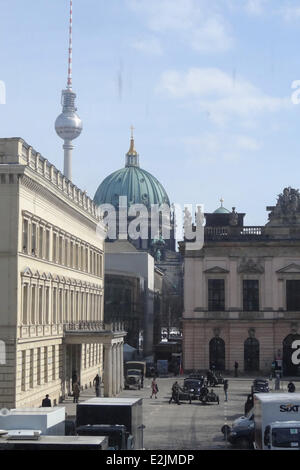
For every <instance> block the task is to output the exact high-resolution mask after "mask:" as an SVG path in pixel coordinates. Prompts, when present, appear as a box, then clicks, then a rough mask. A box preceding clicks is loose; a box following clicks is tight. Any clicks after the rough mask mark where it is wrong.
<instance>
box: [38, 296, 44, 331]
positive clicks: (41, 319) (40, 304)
mask: <svg viewBox="0 0 300 470" xmlns="http://www.w3.org/2000/svg"><path fill="white" fill-rule="evenodd" d="M43 290H44V289H43V288H42V287H39V324H40V325H42V324H43V313H44V312H43V310H44V309H43Z"/></svg>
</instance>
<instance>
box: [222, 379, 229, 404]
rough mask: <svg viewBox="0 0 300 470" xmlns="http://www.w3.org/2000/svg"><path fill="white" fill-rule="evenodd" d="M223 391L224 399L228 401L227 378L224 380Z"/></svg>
mask: <svg viewBox="0 0 300 470" xmlns="http://www.w3.org/2000/svg"><path fill="white" fill-rule="evenodd" d="M223 388H224V393H225V401H228V380H227V379H226V380H224V386H223Z"/></svg>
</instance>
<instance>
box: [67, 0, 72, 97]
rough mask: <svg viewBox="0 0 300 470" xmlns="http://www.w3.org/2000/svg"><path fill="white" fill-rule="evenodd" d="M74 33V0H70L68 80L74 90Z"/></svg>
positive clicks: (68, 86) (69, 85)
mask: <svg viewBox="0 0 300 470" xmlns="http://www.w3.org/2000/svg"><path fill="white" fill-rule="evenodd" d="M72 33H73V0H70V25H69V56H68V81H67V89H68V90H72V53H73V43H72Z"/></svg>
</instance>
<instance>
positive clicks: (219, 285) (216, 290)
mask: <svg viewBox="0 0 300 470" xmlns="http://www.w3.org/2000/svg"><path fill="white" fill-rule="evenodd" d="M208 310H209V311H210V312H219V311H222V310H225V281H224V279H208Z"/></svg>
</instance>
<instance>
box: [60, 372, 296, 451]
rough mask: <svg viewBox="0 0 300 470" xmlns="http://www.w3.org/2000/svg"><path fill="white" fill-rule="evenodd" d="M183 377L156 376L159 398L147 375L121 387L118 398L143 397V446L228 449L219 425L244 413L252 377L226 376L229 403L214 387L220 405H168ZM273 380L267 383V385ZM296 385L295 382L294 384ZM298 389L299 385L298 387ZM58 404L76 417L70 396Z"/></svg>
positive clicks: (88, 394) (90, 393)
mask: <svg viewBox="0 0 300 470" xmlns="http://www.w3.org/2000/svg"><path fill="white" fill-rule="evenodd" d="M183 378H184V376H182V377H180V379H178V378H174V377H167V378H158V379H157V383H158V387H159V393H158V398H157V399H154V398H152V399H151V398H150V395H151V388H150V384H151V379H148V378H146V379H145V384H144V389H142V390H124V391H123V392H122V393H121V394H120V395H119V397H141V398H143V415H144V424H145V426H146V428H145V430H144V447H145V448H146V449H150V450H155V449H164V450H184V449H185V450H198V449H202V450H203V449H226V448H231V446H230V444H227V443H226V442H225V441H224V439H223V434H222V433H221V431H220V430H221V427H222V426H223V424H226V423H228V424H229V425H230V424H231V422H232V421H233V420H234V419H236V418H237V417H239V416H240V415H242V414H243V411H244V403H245V400H246V398H247V394H248V393H249V392H250V387H251V383H252V381H253V379H250V378H232V377H229V378H228V380H229V393H228V402H227V403H226V402H224V392H223V386H222V385H219V386H218V387H215V389H214V390H215V392H216V393H217V394H218V395H219V397H220V405H217V404H215V403H211V404H207V405H204V404H201V403H200V402H199V401H193V402H192V404H189V403H188V402H182V404H181V405H180V406H179V405H177V404H175V403H172V404H170V405H169V403H168V400H169V398H170V396H171V386H172V384H173V382H174V381H175V380H178V381H179V382H183ZM286 385H287V382H282V383H281V386H282V390H285V391H286ZM273 386H274V381H273V382H270V387H271V388H272V387H273ZM296 386H297V384H296ZM297 388H299V386H297ZM92 396H95V393H94V389H88V390H85V391H83V392H82V393H81V396H80V401H84V400H87V399H88V398H90V397H92ZM61 406H66V411H67V413H68V416H75V414H76V408H75V407H76V405H74V404H73V403H72V398H71V397H70V398H68V399H67V400H66V401H65V402H64V403H62V404H61Z"/></svg>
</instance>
